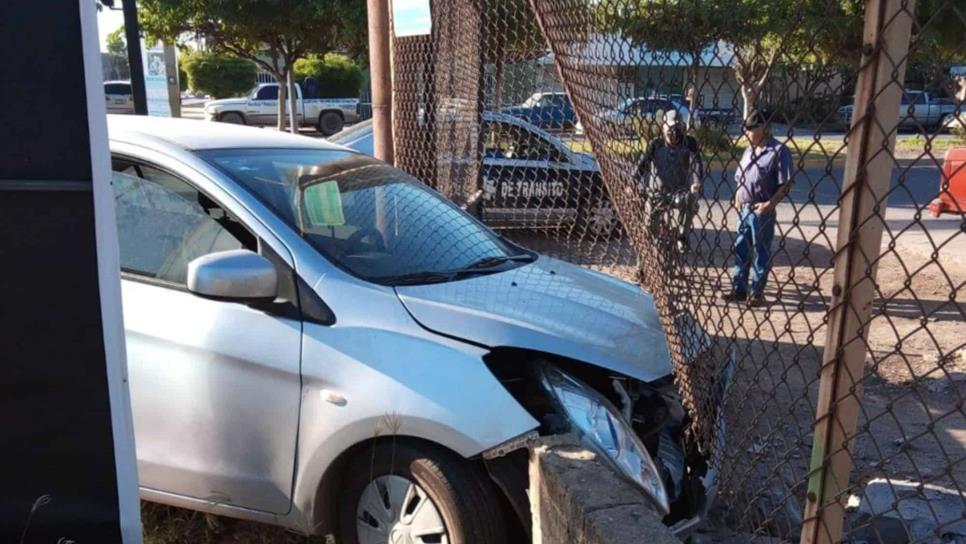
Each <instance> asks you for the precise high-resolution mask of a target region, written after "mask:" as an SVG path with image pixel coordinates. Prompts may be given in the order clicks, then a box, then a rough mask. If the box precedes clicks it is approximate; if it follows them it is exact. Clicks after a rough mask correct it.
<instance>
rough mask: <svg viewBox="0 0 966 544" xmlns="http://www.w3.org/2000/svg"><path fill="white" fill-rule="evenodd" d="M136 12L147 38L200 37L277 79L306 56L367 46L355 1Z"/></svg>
mask: <svg viewBox="0 0 966 544" xmlns="http://www.w3.org/2000/svg"><path fill="white" fill-rule="evenodd" d="M139 12H140V23H141V27H142V28H143V29H144V30H145V32H146V33H147V34H148V35H150V36H153V37H156V38H160V39H162V40H164V41H166V42H168V43H178V42H179V41H180V40H182V39H184V38H185V37H196V38H204V39H205V43H206V44H207V46H208V47H210V48H211V49H212V50H213V51H214V52H217V53H222V54H230V55H234V56H238V57H244V58H248V59H250V60H252V61H254V62H257V63H259V64H260V65H262V67H264V68H265V69H266V70H268V71H270V72H272V73H274V74H275V75H276V77H278V76H285V75H287V73H288V69H290V68H291V64H292V63H294V62H295V59H297V58H300V57H303V56H305V55H307V54H310V53H318V54H325V53H327V52H330V51H335V50H347V51H350V52H357V51H359V50H361V49H364V48H365V44H366V43H367V38H366V18H365V2H360V1H358V0H141V1H140V2H139ZM265 51H267V52H268V58H267V59H266V58H265V57H264V56H261V53H263V52H265ZM280 79H282V80H284V77H281V78H280Z"/></svg>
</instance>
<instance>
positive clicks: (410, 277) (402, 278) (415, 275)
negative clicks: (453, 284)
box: [372, 271, 457, 285]
mask: <svg viewBox="0 0 966 544" xmlns="http://www.w3.org/2000/svg"><path fill="white" fill-rule="evenodd" d="M456 276H457V273H456V272H435V271H426V272H412V273H410V274H400V275H398V276H383V277H378V278H372V280H373V281H375V282H377V283H382V284H386V285H422V284H427V283H445V282H448V281H453V280H454V279H456Z"/></svg>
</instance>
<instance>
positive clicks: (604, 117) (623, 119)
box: [575, 96, 697, 138]
mask: <svg viewBox="0 0 966 544" xmlns="http://www.w3.org/2000/svg"><path fill="white" fill-rule="evenodd" d="M671 110H674V111H677V112H678V115H679V117H680V118H681V120H682V121H684V122H685V123H688V122H690V119H691V110H690V109H689V108H688V106H687V105H685V104H684V102H682V101H680V100H677V99H674V98H670V97H662V96H654V97H649V98H644V97H637V98H628V99H627V100H625V101H624V102H622V103H621V104H620V105H619V106H617V108H615V109H612V110H603V111H601V112H599V113H598V115H597V119H598V122H599V123H601V124H603V125H610V127H609V130H613V131H615V132H617V133H619V134H620V135H621V136H623V137H626V138H639V137H640V136H641V131H640V125H639V124H640V122H641V121H646V122H653V121H655V120H657V121H660V119H661V118H662V117H663V115H664V112H666V111H671ZM695 121H696V122H697V119H695ZM583 132H584V129H583V125H582V124H579V123H578V125H577V128H576V130H575V133H576V134H578V135H579V134H583Z"/></svg>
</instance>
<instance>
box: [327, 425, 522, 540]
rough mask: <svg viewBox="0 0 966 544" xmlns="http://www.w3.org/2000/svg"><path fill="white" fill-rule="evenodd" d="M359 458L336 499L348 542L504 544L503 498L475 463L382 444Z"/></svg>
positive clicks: (427, 448) (424, 448)
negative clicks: (500, 499)
mask: <svg viewBox="0 0 966 544" xmlns="http://www.w3.org/2000/svg"><path fill="white" fill-rule="evenodd" d="M372 447H373V448H374V451H367V452H366V453H365V454H364V455H359V456H358V458H357V459H356V460H354V461H353V462H352V463H351V464H350V465H349V467H348V468H347V471H346V473H345V477H344V480H343V485H342V492H341V496H340V498H339V523H340V532H341V534H342V542H343V543H344V544H429V543H436V544H501V543H504V542H506V541H507V533H506V528H505V524H504V520H503V514H502V510H501V504H500V502H499V496H498V495H497V490H496V489H495V487H494V485H493V483H492V481H490V479H489V478H488V477H487V475H486V473H485V471H484V469H483V468H482V467H481V466H479V465H478V464H475V463H472V462H470V461H467V460H465V459H462V458H460V457H458V456H456V455H455V454H452V453H450V452H448V451H445V450H443V449H441V448H438V447H435V446H432V445H422V444H410V443H406V442H402V441H399V442H396V443H394V444H393V443H388V442H380V443H375V444H374V445H373V446H372Z"/></svg>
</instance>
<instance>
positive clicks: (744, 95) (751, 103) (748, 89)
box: [741, 83, 760, 122]
mask: <svg viewBox="0 0 966 544" xmlns="http://www.w3.org/2000/svg"><path fill="white" fill-rule="evenodd" d="M759 90H760V89H756V88H755V85H753V84H749V83H742V84H741V99H742V102H744V109H743V110H742V116H741V120H742V122H744V121H745V120H747V119H748V116H749V115H751V112H752V111H753V110H754V109H755V108H757V107H758V92H759Z"/></svg>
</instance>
